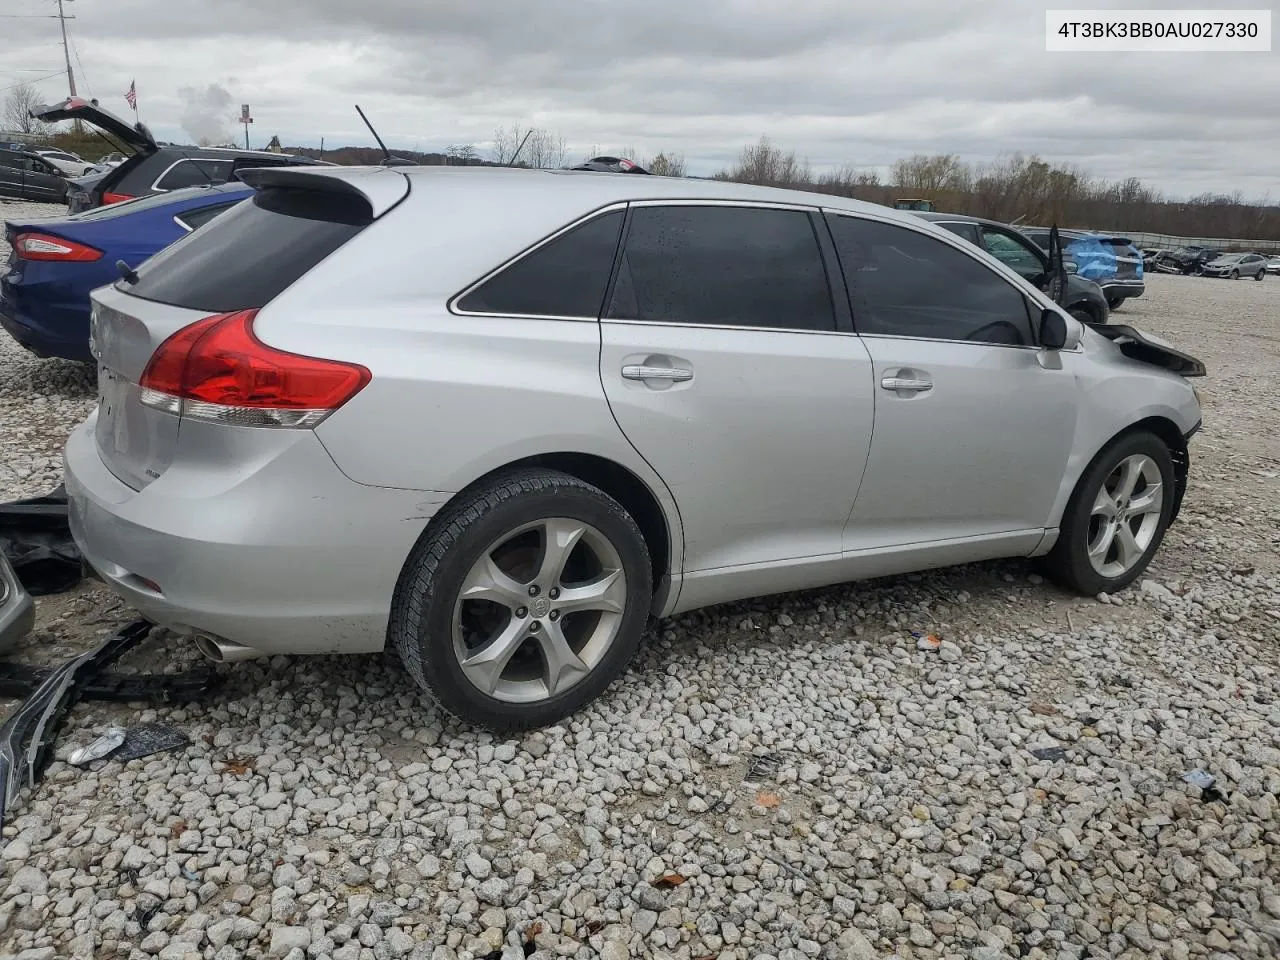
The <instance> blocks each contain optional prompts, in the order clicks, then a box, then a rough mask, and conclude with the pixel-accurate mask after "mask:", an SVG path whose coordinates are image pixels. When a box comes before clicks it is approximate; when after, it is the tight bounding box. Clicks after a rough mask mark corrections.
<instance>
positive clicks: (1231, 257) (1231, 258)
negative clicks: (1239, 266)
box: [1218, 253, 1244, 263]
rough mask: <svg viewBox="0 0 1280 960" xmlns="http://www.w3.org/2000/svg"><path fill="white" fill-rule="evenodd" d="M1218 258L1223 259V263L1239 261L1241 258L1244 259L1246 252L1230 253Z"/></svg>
mask: <svg viewBox="0 0 1280 960" xmlns="http://www.w3.org/2000/svg"><path fill="white" fill-rule="evenodd" d="M1218 259H1219V260H1221V261H1222V262H1223V263H1239V262H1240V261H1241V260H1243V259H1244V254H1243V253H1228V254H1226V255H1224V256H1221V257H1218Z"/></svg>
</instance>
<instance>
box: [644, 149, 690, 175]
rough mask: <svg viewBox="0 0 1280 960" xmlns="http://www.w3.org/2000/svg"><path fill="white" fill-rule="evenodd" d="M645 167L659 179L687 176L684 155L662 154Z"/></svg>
mask: <svg viewBox="0 0 1280 960" xmlns="http://www.w3.org/2000/svg"><path fill="white" fill-rule="evenodd" d="M643 166H644V168H645V169H646V170H648V171H649V172H650V173H652V174H656V175H657V176H659V177H683V176H684V174H685V169H684V154H683V153H660V154H658V155H657V156H656V157H654V158H653V159H652V160H650V161H649V162H648V163H646V164H643Z"/></svg>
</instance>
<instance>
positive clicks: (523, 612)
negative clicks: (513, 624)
mask: <svg viewBox="0 0 1280 960" xmlns="http://www.w3.org/2000/svg"><path fill="white" fill-rule="evenodd" d="M528 615H529V608H528V607H520V608H518V609H517V610H516V616H517V617H519V618H520V619H521V620H523V619H524V618H525V617H527V616H528Z"/></svg>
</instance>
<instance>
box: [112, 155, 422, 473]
mask: <svg viewBox="0 0 1280 960" xmlns="http://www.w3.org/2000/svg"><path fill="white" fill-rule="evenodd" d="M362 172H363V173H368V172H369V171H359V170H353V171H349V173H344V174H340V175H338V176H332V177H330V176H325V175H315V174H311V173H309V172H304V171H301V170H288V169H276V170H255V171H252V172H250V173H248V174H247V175H246V177H245V179H246V180H247V181H249V182H250V184H251V185H252V186H254V187H255V188H257V190H258V192H257V193H256V194H255V195H254V198H253V200H252V202H246V203H241V204H239V205H238V206H236V207H234V208H232V209H231V210H229V211H227V212H226V213H224V214H222V215H221V216H219V217H217V218H216V219H215V220H213V221H211V222H210V223H208V224H206V225H205V226H204V227H202V228H201V229H199V230H197V231H195V232H194V233H192V234H189V235H188V236H186V237H184V238H183V239H181V240H179V241H178V242H177V243H175V244H173V245H171V246H169V247H167V248H166V249H164V250H162V251H161V252H160V253H159V254H157V255H156V256H154V257H152V258H151V259H150V260H148V261H147V262H146V263H145V264H144V265H143V266H142V267H140V268H139V269H138V271H137V281H136V282H134V283H129V282H127V281H124V280H121V281H119V282H117V283H116V284H114V285H113V286H111V287H104V288H101V289H99V290H97V291H95V292H94V293H93V296H92V300H93V311H92V320H91V324H90V348H91V350H92V351H93V354H94V357H95V359H96V360H97V361H98V383H99V398H98V423H97V445H98V451H99V454H100V455H101V457H102V461H103V463H104V464H105V465H106V466H107V468H108V469H109V470H110V471H111V472H112V473H113V474H114V475H115V476H116V477H117V478H118V479H119V480H121V481H122V482H123V483H125V484H127V485H128V486H130V487H132V488H133V489H135V490H140V489H142V488H143V487H145V486H146V485H147V484H149V483H150V482H151V481H153V480H155V479H157V478H158V477H159V476H160V475H161V474H163V473H164V471H165V470H166V469H167V468H168V467H169V465H170V464H171V463H172V462H173V458H174V455H175V452H176V450H177V446H178V435H179V430H180V429H181V423H182V417H181V412H180V411H181V407H180V406H177V409H173V408H170V409H163V408H161V407H158V406H156V405H155V404H156V400H155V397H154V395H151V396H148V398H147V399H148V402H146V403H144V402H143V394H144V389H145V388H144V387H143V386H142V385H141V381H142V379H143V374H144V371H145V370H146V368H147V364H148V362H149V361H150V360H151V358H152V355H153V354H154V353H155V352H156V350H157V348H158V347H160V345H161V344H163V343H164V341H165V340H166V339H167V338H168V337H170V336H171V335H172V334H174V333H176V332H177V331H179V330H181V329H182V328H184V327H187V326H190V325H191V324H193V323H195V322H197V321H200V320H204V319H206V318H209V317H212V316H219V315H229V314H234V313H237V312H239V311H245V310H256V309H259V308H261V307H263V306H265V305H266V304H267V303H269V302H270V301H271V300H272V299H274V298H275V297H276V296H277V295H278V294H280V293H282V292H283V291H284V290H285V289H287V288H288V287H289V286H290V285H291V284H292V283H293V282H294V281H295V280H297V279H298V278H299V277H301V276H302V275H303V274H304V273H306V272H308V271H309V270H311V269H312V268H313V267H315V266H316V265H317V264H318V263H320V262H321V261H322V260H324V259H325V258H326V257H328V256H329V255H330V254H331V253H333V252H334V251H335V250H337V249H338V248H339V247H341V246H342V245H343V244H345V243H346V242H347V241H348V240H350V239H351V238H352V237H354V236H355V235H356V234H357V233H359V232H360V231H361V230H363V229H364V228H365V226H367V225H368V224H369V223H370V222H371V221H372V220H373V219H374V218H375V217H377V216H379V215H381V214H382V213H383V212H385V211H386V210H387V209H389V208H390V207H391V206H394V203H395V202H398V201H399V199H401V198H402V197H403V196H404V194H405V193H407V192H408V180H407V179H405V178H404V177H403V176H400V175H394V176H395V178H396V181H397V182H395V183H380V184H378V185H377V188H378V189H372V190H370V189H365V190H362V189H361V188H360V187H357V186H353V185H352V181H358V180H359V179H360V178H359V174H360V173H362ZM387 174H388V176H391V174H390V171H387Z"/></svg>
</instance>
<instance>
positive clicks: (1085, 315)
mask: <svg viewBox="0 0 1280 960" xmlns="http://www.w3.org/2000/svg"><path fill="white" fill-rule="evenodd" d="M1067 312H1068V313H1069V314H1071V315H1072V316H1073V317H1075V318H1076V319H1077V320H1079V321H1080V322H1081V323H1098V322H1099V321H1098V318H1097V317H1096V316H1095V315H1094V313H1093V311H1092V310H1088V309H1086V308H1085V307H1072V308H1071V309H1070V310H1068V311H1067Z"/></svg>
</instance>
